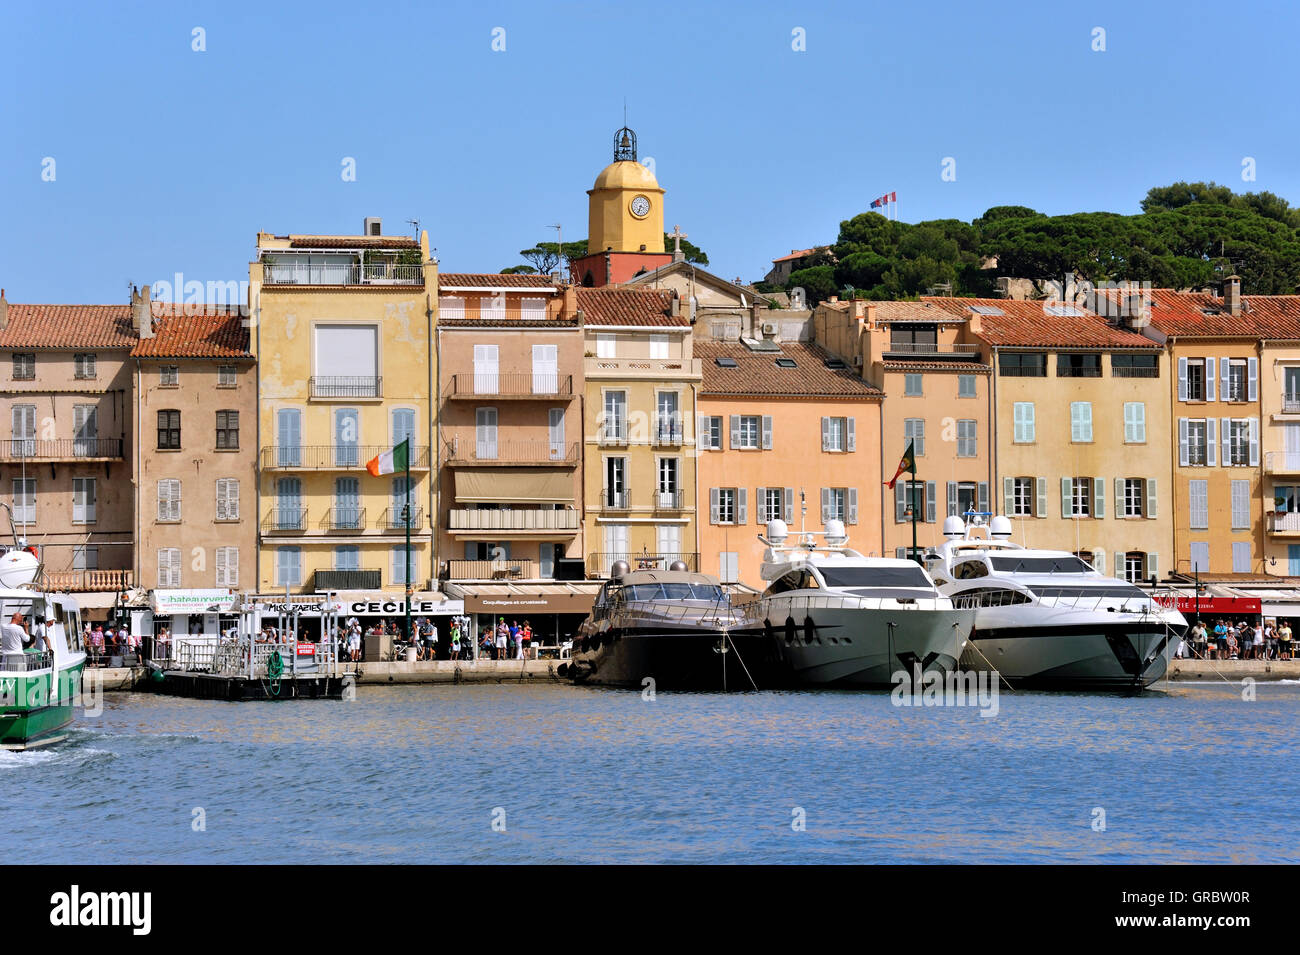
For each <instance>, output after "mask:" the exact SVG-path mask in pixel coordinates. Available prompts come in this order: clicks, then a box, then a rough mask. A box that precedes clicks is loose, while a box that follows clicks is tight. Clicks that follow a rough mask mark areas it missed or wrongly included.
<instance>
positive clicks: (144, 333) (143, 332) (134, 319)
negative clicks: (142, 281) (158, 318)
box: [131, 285, 153, 338]
mask: <svg viewBox="0 0 1300 955" xmlns="http://www.w3.org/2000/svg"><path fill="white" fill-rule="evenodd" d="M131 327H132V328H133V329H134V330H135V333H136V334H137V335H139V336H140V337H141V338H153V302H152V301H151V300H150V298H149V286H147V285H146V286H145V287H144V288H142V289H140V290H139V291H137V290H136V289H134V288H133V289H131Z"/></svg>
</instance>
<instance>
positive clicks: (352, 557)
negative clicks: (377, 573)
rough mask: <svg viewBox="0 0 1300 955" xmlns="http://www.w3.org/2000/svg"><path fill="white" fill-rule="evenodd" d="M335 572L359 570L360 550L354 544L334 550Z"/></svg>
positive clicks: (344, 545)
mask: <svg viewBox="0 0 1300 955" xmlns="http://www.w3.org/2000/svg"><path fill="white" fill-rule="evenodd" d="M334 569H335V570H360V569H361V548H360V547H358V546H356V545H355V544H343V545H341V546H339V547H335V548H334Z"/></svg>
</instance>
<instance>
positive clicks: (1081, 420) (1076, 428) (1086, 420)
mask: <svg viewBox="0 0 1300 955" xmlns="http://www.w3.org/2000/svg"><path fill="white" fill-rule="evenodd" d="M1070 440H1071V441H1077V442H1083V443H1087V442H1089V441H1091V440H1092V402H1090V401H1071V402H1070Z"/></svg>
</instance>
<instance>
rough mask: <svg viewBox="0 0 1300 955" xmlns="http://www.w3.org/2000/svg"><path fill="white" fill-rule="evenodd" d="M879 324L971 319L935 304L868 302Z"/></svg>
mask: <svg viewBox="0 0 1300 955" xmlns="http://www.w3.org/2000/svg"><path fill="white" fill-rule="evenodd" d="M866 304H867V307H869V308H872V310H873V312H874V314H875V316H876V321H878V322H964V321H966V319H967V318H968V317H969V313H967V314H966V315H962V314H955V313H953V312H950V311H949V310H947V309H945V308H944V307H943V306H942V305H939V304H937V303H935V302H926V301H921V302H867V303H866Z"/></svg>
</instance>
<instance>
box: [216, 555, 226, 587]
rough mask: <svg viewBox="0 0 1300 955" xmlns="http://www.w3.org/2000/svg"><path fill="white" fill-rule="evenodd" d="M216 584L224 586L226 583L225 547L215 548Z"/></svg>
mask: <svg viewBox="0 0 1300 955" xmlns="http://www.w3.org/2000/svg"><path fill="white" fill-rule="evenodd" d="M217 586H218V587H225V586H228V585H227V584H226V549H225V548H224V547H218V548H217Z"/></svg>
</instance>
